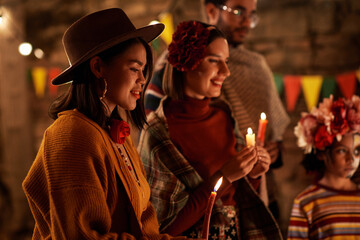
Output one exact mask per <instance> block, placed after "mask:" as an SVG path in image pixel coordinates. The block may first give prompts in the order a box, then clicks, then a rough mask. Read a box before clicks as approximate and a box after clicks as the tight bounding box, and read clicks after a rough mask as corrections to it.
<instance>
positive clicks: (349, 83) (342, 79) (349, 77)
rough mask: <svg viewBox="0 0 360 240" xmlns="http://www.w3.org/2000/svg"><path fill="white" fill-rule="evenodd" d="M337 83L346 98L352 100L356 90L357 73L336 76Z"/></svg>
mask: <svg viewBox="0 0 360 240" xmlns="http://www.w3.org/2000/svg"><path fill="white" fill-rule="evenodd" d="M336 82H337V84H338V85H339V88H340V91H341V93H342V95H343V96H344V97H345V98H351V97H352V95H354V93H355V89H356V76H355V72H351V73H343V74H339V75H337V76H336Z"/></svg>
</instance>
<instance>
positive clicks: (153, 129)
mask: <svg viewBox="0 0 360 240" xmlns="http://www.w3.org/2000/svg"><path fill="white" fill-rule="evenodd" d="M166 100H167V98H166V97H165V98H163V99H162V101H161V103H160V106H159V108H158V109H157V110H156V111H155V112H152V113H151V114H150V115H149V118H148V126H146V127H145V129H144V130H143V131H142V133H141V136H140V140H139V145H138V151H139V154H140V158H141V160H142V161H143V164H144V167H145V171H146V174H147V179H148V182H149V185H150V188H151V191H152V192H151V201H152V203H153V206H154V208H155V209H156V211H157V216H158V220H159V223H160V230H163V229H165V228H166V227H167V226H168V225H169V224H170V223H171V222H172V221H173V220H174V219H175V218H176V215H177V213H179V212H180V210H181V209H182V208H183V207H184V206H185V204H186V202H187V200H188V198H189V193H188V191H191V189H195V188H196V187H197V186H198V185H199V184H200V183H201V182H203V179H202V178H201V177H200V175H199V174H198V173H197V172H196V170H195V169H194V168H193V167H192V166H191V165H190V163H189V162H188V161H187V160H186V159H185V157H184V156H183V155H182V154H181V152H180V151H179V150H178V149H177V148H176V147H175V146H174V144H173V142H172V141H171V139H170V136H169V132H168V128H167V124H166V118H165V115H164V112H163V103H164V101H166ZM214 104H216V103H214ZM217 105H218V104H217ZM234 126H237V124H235V122H234ZM234 132H235V135H236V136H237V141H238V146H239V147H240V146H243V145H244V138H243V136H241V135H240V133H239V132H238V129H237V127H235V130H234ZM237 186H238V188H237V191H236V194H235V197H236V199H235V200H236V202H237V203H238V205H239V206H238V208H239V217H238V219H239V226H240V232H241V239H250V240H257V239H271V240H276V239H282V237H281V233H280V230H279V227H278V226H277V224H276V222H275V220H274V218H273V217H272V215H271V213H270V211H269V210H268V209H267V207H266V206H265V205H264V203H263V202H262V200H261V199H260V198H259V195H258V194H257V193H256V191H255V190H254V189H253V188H252V187H251V185H250V184H249V182H248V181H247V180H246V179H245V178H243V179H241V180H239V181H238V184H237ZM239 186H240V187H239ZM219 202H220V203H221V201H217V205H219ZM243 204H244V205H243ZM217 211H219V209H214V210H213V213H214V212H217Z"/></svg>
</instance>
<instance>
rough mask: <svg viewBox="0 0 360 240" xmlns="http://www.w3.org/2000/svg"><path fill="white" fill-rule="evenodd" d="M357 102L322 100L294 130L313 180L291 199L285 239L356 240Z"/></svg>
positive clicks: (359, 218)
mask: <svg viewBox="0 0 360 240" xmlns="http://www.w3.org/2000/svg"><path fill="white" fill-rule="evenodd" d="M359 133H360V98H359V97H358V96H353V97H352V98H351V99H350V100H344V99H342V98H339V99H338V100H336V101H334V100H333V97H332V96H330V98H325V99H324V100H323V102H322V103H320V104H319V107H318V108H314V109H313V110H312V111H311V113H303V114H302V117H301V119H300V121H299V123H298V125H297V126H296V127H295V135H296V136H297V137H298V146H299V147H301V148H303V149H304V150H305V158H304V160H303V162H302V164H303V165H304V167H305V169H306V171H307V172H315V173H316V174H317V175H316V182H315V183H314V184H312V185H310V186H308V187H307V188H306V189H305V190H304V191H303V192H301V193H300V194H299V195H298V196H297V197H296V198H295V200H294V205H293V209H292V212H291V217H290V224H289V229H288V239H294V240H295V239H296V240H298V239H342V240H343V239H344V240H346V239H360V189H359V185H357V184H356V183H354V182H353V181H352V180H351V177H352V176H353V175H354V173H355V172H356V170H357V169H358V166H359V161H360V134H359Z"/></svg>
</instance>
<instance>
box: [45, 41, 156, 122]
mask: <svg viewBox="0 0 360 240" xmlns="http://www.w3.org/2000/svg"><path fill="white" fill-rule="evenodd" d="M138 43H141V44H143V45H144V47H145V50H146V61H147V64H146V67H145V69H144V76H145V78H146V80H147V81H146V83H145V86H144V89H143V92H142V94H141V97H140V99H139V100H137V101H138V104H137V105H136V108H135V109H134V110H132V111H127V114H128V115H129V116H131V120H132V121H133V123H134V124H135V125H136V126H137V127H138V128H140V129H141V128H142V127H143V125H144V124H145V123H146V115H145V110H144V92H145V90H146V87H147V85H148V83H149V80H150V77H151V75H152V71H153V56H152V52H151V49H150V46H149V44H148V43H147V42H145V41H144V40H143V39H141V38H133V39H130V40H127V41H125V42H122V43H120V44H118V45H116V46H114V47H112V48H109V49H108V50H105V51H104V52H101V53H100V54H98V56H99V57H100V58H101V59H102V60H103V61H104V62H106V63H110V62H111V61H112V60H113V59H114V58H115V57H116V56H118V55H120V54H122V53H123V52H124V51H125V50H127V49H128V48H129V47H131V46H132V45H134V44H138ZM100 82H101V81H99V80H98V79H97V78H96V77H95V75H94V74H93V73H92V71H91V69H90V60H88V61H86V62H84V63H83V64H81V65H80V66H79V67H78V68H77V70H76V71H75V72H74V74H73V82H72V84H71V86H70V87H69V89H68V90H67V92H65V93H64V94H63V95H61V96H60V97H58V98H57V99H56V100H55V101H54V102H53V103H52V104H51V105H50V108H49V116H50V117H51V118H52V119H54V120H55V119H57V118H58V113H60V112H62V111H65V110H71V109H74V108H76V109H77V110H78V111H79V112H81V113H83V114H84V115H85V116H87V117H88V118H90V119H91V120H93V121H94V122H96V123H97V124H99V125H100V126H101V127H103V128H104V127H105V126H106V124H107V120H108V119H107V117H106V114H105V113H106V107H105V106H104V104H103V103H102V102H101V101H100V99H99V96H98V92H97V89H98V87H99V84H101V83H100ZM116 110H117V108H115V110H114V111H116ZM113 115H114V114H112V116H113ZM115 115H116V114H115Z"/></svg>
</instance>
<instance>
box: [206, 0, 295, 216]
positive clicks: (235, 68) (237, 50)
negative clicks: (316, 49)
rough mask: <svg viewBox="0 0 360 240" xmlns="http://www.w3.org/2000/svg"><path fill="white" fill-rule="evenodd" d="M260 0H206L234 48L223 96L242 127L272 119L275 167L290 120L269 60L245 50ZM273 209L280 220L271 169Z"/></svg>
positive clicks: (270, 134) (270, 148)
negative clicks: (260, 119)
mask: <svg viewBox="0 0 360 240" xmlns="http://www.w3.org/2000/svg"><path fill="white" fill-rule="evenodd" d="M256 4H257V1H256V0H205V10H206V15H207V17H208V22H209V23H210V24H213V25H216V26H217V27H219V29H220V30H222V31H223V32H224V33H225V35H226V36H227V40H228V42H229V45H230V59H229V64H228V66H229V69H230V73H231V75H230V76H229V77H228V78H227V79H226V81H225V82H224V84H223V88H222V90H223V97H224V98H225V99H226V100H227V101H228V102H229V103H230V105H231V107H232V111H233V114H234V115H235V118H236V119H237V120H238V123H239V128H240V130H241V131H242V132H244V131H245V130H246V129H247V128H248V127H251V128H252V129H255V130H256V129H257V128H258V122H259V117H260V114H261V112H265V113H266V116H267V119H268V126H267V129H266V133H267V134H266V142H265V147H266V148H267V150H268V152H269V153H270V155H271V159H272V165H271V167H272V168H277V167H280V166H281V165H282V160H281V149H280V143H281V141H282V136H283V134H284V132H285V129H286V127H287V125H288V124H289V122H290V120H289V117H288V115H287V113H286V111H285V109H284V107H283V104H282V102H281V100H280V97H279V95H278V93H277V90H276V87H275V83H274V79H273V74H272V72H271V70H270V68H269V66H268V64H267V63H266V61H265V58H264V57H263V56H262V55H260V54H258V53H255V52H252V51H250V50H248V49H246V48H245V47H244V41H245V39H246V36H247V35H248V33H249V31H250V30H251V29H252V28H254V27H256V25H257V24H258V22H259V17H258V15H257V12H256ZM267 181H268V184H267V186H268V188H267V190H268V197H269V199H268V200H269V208H270V210H271V211H272V213H273V214H274V216H275V218H277V219H278V218H279V210H278V205H277V202H276V198H275V197H276V196H274V195H275V192H276V189H275V188H274V186H276V185H275V182H274V177H273V172H272V171H271V169H270V170H269V171H268V173H267Z"/></svg>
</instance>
